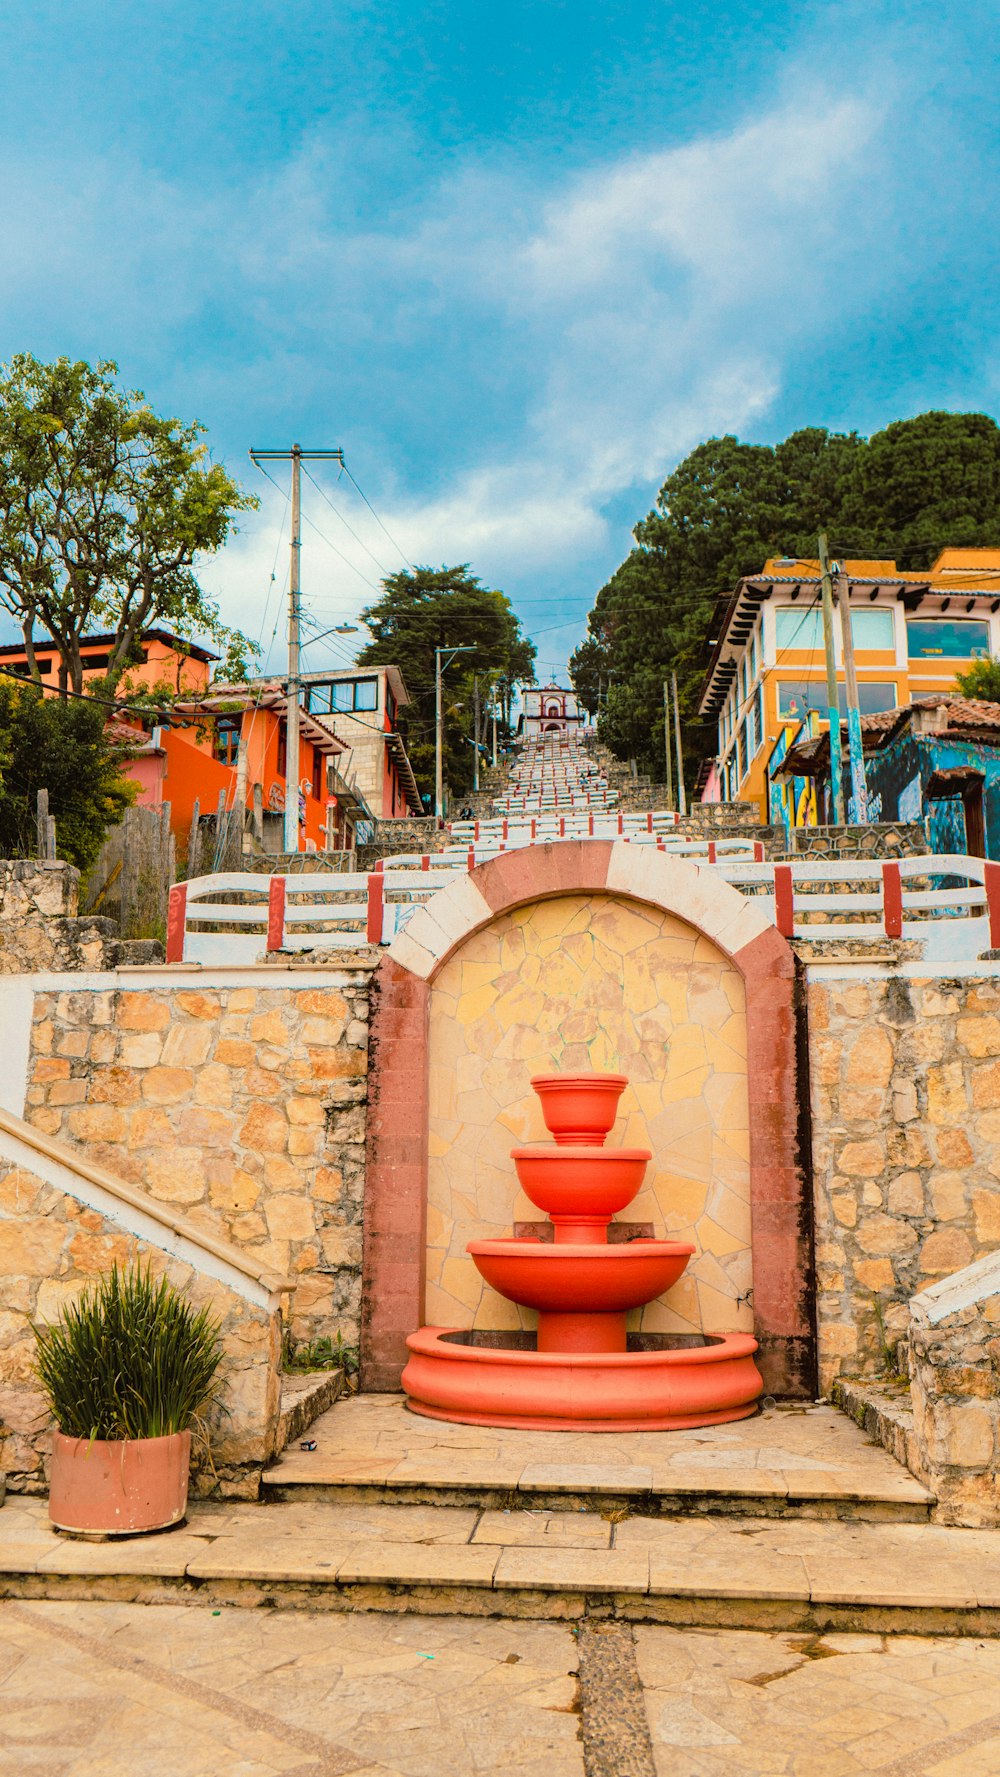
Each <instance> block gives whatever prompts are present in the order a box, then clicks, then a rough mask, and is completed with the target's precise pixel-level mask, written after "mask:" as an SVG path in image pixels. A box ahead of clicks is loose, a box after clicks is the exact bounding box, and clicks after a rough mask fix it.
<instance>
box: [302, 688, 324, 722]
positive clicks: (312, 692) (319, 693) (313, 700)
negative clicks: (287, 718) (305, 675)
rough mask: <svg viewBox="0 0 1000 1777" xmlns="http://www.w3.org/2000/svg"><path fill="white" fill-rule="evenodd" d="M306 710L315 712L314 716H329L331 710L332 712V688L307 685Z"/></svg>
mask: <svg viewBox="0 0 1000 1777" xmlns="http://www.w3.org/2000/svg"><path fill="white" fill-rule="evenodd" d="M306 709H307V710H311V711H312V712H313V714H314V715H316V716H323V715H327V714H329V710H330V687H329V685H307V686H306Z"/></svg>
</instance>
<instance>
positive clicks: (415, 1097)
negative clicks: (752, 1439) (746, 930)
mask: <svg viewBox="0 0 1000 1777" xmlns="http://www.w3.org/2000/svg"><path fill="white" fill-rule="evenodd" d="M612 851H613V846H612V843H611V842H608V841H602V840H591V841H580V842H572V841H571V842H566V843H562V844H559V845H547V846H532V847H526V848H525V849H523V850H521V851H517V852H508V853H506V854H504V855H503V856H501V857H499V858H496V859H493V860H492V861H491V862H490V863H488V864H484V865H482V866H480V868H479V869H478V870H475V871H473V872H472V874H471V876H469V877H467V878H465V879H464V880H465V882H467V883H470V882H471V883H472V884H473V885H474V887H475V888H476V889H478V891H479V894H480V895H481V896H482V899H483V902H484V903H485V904H486V910H488V914H489V916H490V917H496V916H498V915H500V914H502V913H506V912H508V911H510V910H511V909H512V908H515V907H518V906H523V905H524V904H525V902H528V901H536V900H544V899H546V898H551V897H552V896H554V895H562V894H595V893H598V894H599V893H610V894H615V895H620V896H621V897H622V898H627V899H633V900H639V901H645V902H646V903H647V904H649V905H656V906H663V905H664V903H663V902H661V901H659V900H654V899H653V896H652V895H650V894H649V893H646V894H643V893H642V892H641V889H638V888H637V890H636V891H635V892H630V891H629V890H628V889H626V888H623V887H621V886H618V885H617V884H616V883H612V885H611V886H610V888H609V885H608V874H609V868H610V866H611V858H612ZM687 868H688V869H689V871H690V872H691V875H692V876H693V877H694V878H695V879H697V878H698V875H699V873H698V872H697V871H695V870H693V867H690V866H688V867H687ZM619 875H620V872H619ZM701 880H702V881H704V878H703V877H702V878H701ZM718 890H719V891H723V890H724V893H725V895H726V896H731V897H734V901H733V905H736V906H738V905H740V904H742V897H740V896H738V895H736V891H735V890H731V889H729V888H728V887H725V885H723V884H719V885H718ZM714 891H715V885H714V884H713V892H714ZM450 892H451V891H450V890H445V891H444V893H445V894H449V893H450ZM668 910H669V911H672V912H675V913H676V914H677V916H678V917H679V918H682V919H685V920H686V921H687V923H688V924H690V925H692V926H693V927H694V928H695V929H696V930H698V931H702V930H704V929H705V928H704V927H703V926H701V925H700V924H699V921H698V918H697V916H696V915H694V914H692V913H688V912H686V911H685V909H684V907H683V906H677V907H671V908H669V909H668ZM754 926H755V928H757V929H755V935H753V936H752V937H751V938H750V939H749V941H747V942H745V943H740V942H739V936H740V934H739V922H737V923H736V925H735V926H734V927H733V928H732V931H733V939H732V942H733V944H734V945H735V946H736V947H735V948H730V947H729V946H727V943H726V936H725V933H722V934H717V933H716V932H713V931H711V930H709V931H707V933H706V935H707V936H708V937H710V938H711V941H712V942H713V943H714V944H716V945H717V946H718V948H719V949H720V950H722V951H723V953H724V954H726V955H727V956H729V958H730V960H731V961H732V963H733V964H734V966H735V967H736V968H737V969H738V970H739V972H740V974H741V975H742V977H743V982H744V988H745V992H746V1008H747V1055H748V1060H747V1085H748V1096H749V1112H750V1212H751V1250H752V1255H753V1278H754V1282H753V1290H754V1295H753V1310H754V1322H755V1329H754V1330H755V1332H756V1335H757V1338H758V1340H759V1342H760V1358H759V1360H758V1361H759V1364H760V1368H761V1371H762V1374H763V1376H764V1386H765V1390H766V1392H767V1393H768V1394H772V1395H775V1396H781V1397H784V1398H796V1399H803V1398H804V1399H812V1398H814V1396H815V1391H816V1341H815V1328H814V1297H815V1291H814V1281H813V1231H812V1204H811V1195H810V1190H809V1180H808V1173H807V1167H806V1165H805V1164H804V1148H805V1143H804V1139H803V1133H804V1128H805V1125H804V1123H803V1121H802V1118H803V1110H802V1107H803V1106H804V1104H805V1099H804V1097H803V1092H804V1090H805V1082H804V1081H803V1082H802V1088H801V1090H800V1080H799V1047H798V1042H797V1016H796V1001H797V983H796V971H795V958H794V956H793V954H792V951H791V950H790V948H789V946H788V944H787V942H786V940H785V939H784V938H782V937H781V935H780V934H779V932H778V931H777V930H776V929H775V928H774V926H771V925H768V926H766V927H765V928H764V929H759V928H760V926H761V922H760V920H759V919H757V920H756V921H755V922H754ZM412 929H413V930H414V932H416V929H417V928H416V919H414V921H413V922H412ZM470 929H475V927H474V926H471V927H468V928H467V930H466V931H463V932H462V933H461V935H460V936H459V937H456V939H455V941H454V942H453V943H452V944H451V945H450V949H446V950H445V951H444V952H443V953H442V954H439V955H438V957H437V961H436V962H435V964H434V966H433V968H431V969H429V970H428V973H427V975H426V977H424V976H422V975H421V974H420V973H418V972H416V970H415V969H413V968H410V967H408V966H406V964H405V963H403V962H401V961H399V960H398V959H397V958H396V957H395V956H393V955H392V954H391V953H387V954H386V955H385V956H383V958H382V960H381V962H380V963H379V966H378V968H377V970H376V972H375V975H374V977H373V980H372V1008H371V1036H370V1049H369V1091H368V1131H367V1176H366V1184H365V1220H364V1259H363V1273H362V1300H361V1386H362V1387H363V1388H364V1389H365V1390H372V1391H376V1392H379V1391H390V1392H391V1391H395V1390H396V1389H398V1387H399V1378H400V1373H401V1370H402V1367H403V1364H404V1363H405V1361H406V1344H405V1341H406V1335H407V1334H408V1333H411V1332H413V1331H414V1330H415V1329H416V1328H417V1327H419V1326H422V1325H423V1322H424V1283H425V1264H426V1226H427V1158H428V1156H427V1129H428V1108H427V1091H428V1085H427V1063H428V1042H429V1023H430V1000H431V981H432V979H433V975H434V974H435V973H436V972H437V969H438V968H440V967H441V966H442V964H443V963H444V961H445V960H446V957H447V955H448V954H450V950H453V949H455V948H456V947H457V945H458V943H460V942H462V941H463V940H464V937H465V936H467V935H468V930H470Z"/></svg>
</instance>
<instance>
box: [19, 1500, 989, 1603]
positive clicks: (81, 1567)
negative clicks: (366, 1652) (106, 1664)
mask: <svg viewBox="0 0 1000 1777" xmlns="http://www.w3.org/2000/svg"><path fill="white" fill-rule="evenodd" d="M0 1596H6V1597H18V1598H50V1599H105V1600H108V1599H114V1600H119V1601H122V1602H126V1601H138V1602H145V1603H174V1604H176V1603H183V1602H194V1601H197V1602H199V1603H201V1604H205V1605H208V1606H211V1607H212V1608H216V1609H218V1608H221V1607H222V1606H223V1605H238V1606H244V1607H248V1608H249V1607H257V1606H261V1605H268V1606H277V1607H293V1608H299V1609H306V1610H312V1611H320V1610H327V1611H354V1610H368V1611H388V1612H396V1613H398V1612H400V1611H417V1612H421V1613H423V1614H424V1615H428V1614H432V1615H436V1614H441V1613H445V1614H448V1615H465V1616H470V1617H486V1616H501V1617H518V1618H535V1619H545V1618H549V1619H551V1618H556V1619H561V1620H568V1621H573V1620H576V1619H579V1618H582V1617H584V1616H610V1615H614V1616H616V1617H619V1618H622V1619H625V1620H629V1621H632V1622H638V1623H669V1624H673V1625H675V1626H678V1627H709V1626H713V1627H718V1626H723V1627H731V1628H755V1629H761V1628H767V1629H775V1630H777V1629H781V1630H797V1631H800V1632H807V1633H823V1632H825V1631H828V1630H838V1629H839V1630H852V1631H866V1632H875V1633H880V1634H885V1633H888V1634H909V1635H912V1634H930V1633H934V1634H947V1635H977V1636H982V1635H997V1634H1000V1532H997V1531H976V1530H956V1529H951V1528H949V1527H946V1526H938V1525H926V1524H924V1525H916V1524H869V1523H843V1522H837V1521H823V1520H820V1521H811V1522H810V1521H805V1520H801V1519H799V1520H790V1521H784V1522H776V1521H775V1520H773V1519H762V1518H746V1519H740V1520H734V1519H723V1518H712V1517H679V1518H671V1519H662V1518H651V1517H648V1516H645V1515H643V1514H641V1513H637V1514H633V1515H625V1516H622V1515H621V1514H618V1513H604V1514H602V1513H600V1512H593V1511H590V1512H579V1513H576V1514H572V1515H571V1514H568V1513H566V1512H557V1513H547V1512H538V1511H528V1510H513V1511H479V1510H477V1509H476V1508H474V1507H464V1508H457V1507H449V1506H436V1507H427V1506H385V1505H357V1504H352V1505H328V1504H313V1503H309V1502H302V1501H296V1502H295V1503H293V1504H277V1505H271V1506H266V1505H244V1506H238V1507H233V1506H226V1505H195V1506H192V1507H191V1509H190V1511H189V1515H188V1518H187V1521H186V1522H185V1523H184V1524H183V1525H182V1526H179V1527H178V1528H177V1529H176V1530H174V1531H171V1532H169V1533H167V1534H161V1535H158V1536H145V1537H128V1538H114V1539H109V1540H108V1541H106V1542H93V1541H78V1540H73V1539H69V1538H66V1537H64V1536H62V1535H60V1534H59V1533H57V1532H55V1531H53V1530H52V1528H51V1526H50V1525H49V1523H48V1519H47V1513H46V1506H45V1502H44V1501H42V1500H34V1499H31V1500H29V1499H24V1498H16V1499H14V1500H11V1498H10V1497H9V1496H8V1500H7V1503H6V1505H5V1506H4V1509H3V1512H2V1513H0Z"/></svg>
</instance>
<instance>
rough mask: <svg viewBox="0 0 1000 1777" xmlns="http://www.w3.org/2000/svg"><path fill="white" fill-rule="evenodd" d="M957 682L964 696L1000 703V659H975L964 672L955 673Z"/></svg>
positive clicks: (981, 701)
mask: <svg viewBox="0 0 1000 1777" xmlns="http://www.w3.org/2000/svg"><path fill="white" fill-rule="evenodd" d="M955 683H956V684H957V686H958V688H959V690H960V692H961V693H962V696H963V697H975V698H978V700H979V702H980V703H1000V660H974V661H973V662H972V665H971V666H968V667H966V669H965V671H964V673H956V674H955Z"/></svg>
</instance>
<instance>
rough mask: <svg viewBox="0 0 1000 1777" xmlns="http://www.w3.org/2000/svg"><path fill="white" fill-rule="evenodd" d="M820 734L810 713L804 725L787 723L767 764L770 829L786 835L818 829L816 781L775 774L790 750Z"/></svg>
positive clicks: (815, 716) (812, 713)
mask: <svg viewBox="0 0 1000 1777" xmlns="http://www.w3.org/2000/svg"><path fill="white" fill-rule="evenodd" d="M818 733H819V717H818V716H817V714H816V712H815V710H811V711H810V713H809V715H808V716H807V717H806V719H805V721H804V722H800V721H799V720H798V717H796V719H795V721H794V722H786V723H785V725H784V727H783V728H782V730H781V733H780V734H779V736H778V738H777V740H776V741H775V743H774V746H773V747H772V749H771V753H770V756H769V758H768V761H767V783H768V792H767V793H768V815H769V819H770V822H771V825H772V827H779V826H780V827H784V829H785V832H786V833H788V832H790V830H791V829H792V828H793V827H816V826H818V825H819V803H818V798H817V795H816V779H815V778H811V777H793V778H787V777H776V776H775V773H776V771H777V769H778V767H779V765H780V764H781V762H782V760H783V759H784V757H785V755H786V753H787V752H788V750H789V748H790V747H793V746H796V745H797V744H798V743H799V742H800V741H803V740H810V739H811V738H812V736H813V735H815V734H818Z"/></svg>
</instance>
